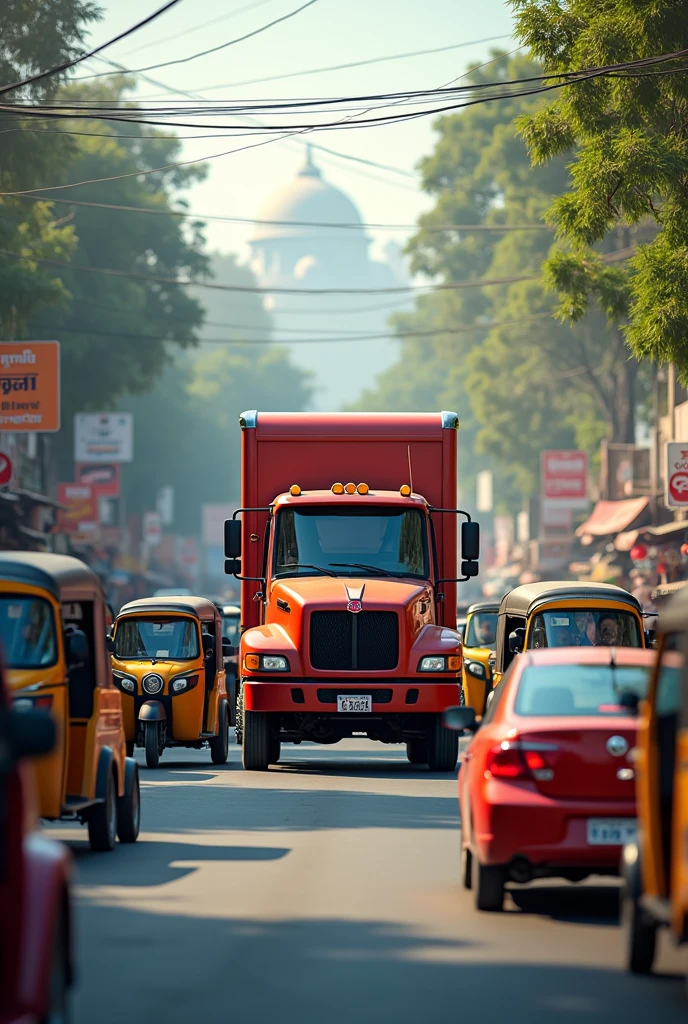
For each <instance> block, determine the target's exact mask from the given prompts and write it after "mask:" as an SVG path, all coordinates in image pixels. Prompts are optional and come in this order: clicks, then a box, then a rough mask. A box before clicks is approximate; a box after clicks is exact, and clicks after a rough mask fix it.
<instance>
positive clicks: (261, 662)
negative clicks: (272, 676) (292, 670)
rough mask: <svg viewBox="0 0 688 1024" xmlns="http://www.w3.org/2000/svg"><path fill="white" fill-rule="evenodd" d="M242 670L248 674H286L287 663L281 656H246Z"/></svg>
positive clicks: (287, 669)
mask: <svg viewBox="0 0 688 1024" xmlns="http://www.w3.org/2000/svg"><path fill="white" fill-rule="evenodd" d="M244 668H246V669H248V671H249V672H288V671H289V662H288V661H287V659H286V658H285V657H283V655H281V654H247V655H246V657H245V658H244Z"/></svg>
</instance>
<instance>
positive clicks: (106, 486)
mask: <svg viewBox="0 0 688 1024" xmlns="http://www.w3.org/2000/svg"><path fill="white" fill-rule="evenodd" d="M74 477H75V480H76V482H77V483H79V484H88V485H89V486H90V487H92V488H93V490H94V492H95V493H96V494H97V496H98V497H99V498H119V494H120V477H121V474H120V468H119V463H118V462H102V463H98V462H96V463H89V462H77V464H76V465H75V467H74Z"/></svg>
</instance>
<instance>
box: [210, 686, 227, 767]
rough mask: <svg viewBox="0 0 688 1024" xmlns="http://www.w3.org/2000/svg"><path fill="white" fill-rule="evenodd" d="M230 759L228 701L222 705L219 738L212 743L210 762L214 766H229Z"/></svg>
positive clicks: (216, 737) (214, 737)
mask: <svg viewBox="0 0 688 1024" xmlns="http://www.w3.org/2000/svg"><path fill="white" fill-rule="evenodd" d="M228 757H229V712H228V710H227V701H226V700H223V701H222V704H221V705H220V727H219V730H218V734H217V736H213V738H212V739H211V741H210V760H211V761H212V762H213V764H227V758H228Z"/></svg>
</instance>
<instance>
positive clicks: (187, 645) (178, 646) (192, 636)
mask: <svg viewBox="0 0 688 1024" xmlns="http://www.w3.org/2000/svg"><path fill="white" fill-rule="evenodd" d="M114 653H115V657H116V658H120V659H122V660H123V661H128V660H131V661H138V660H142V661H148V660H149V659H150V660H151V661H189V660H190V659H192V658H197V657H198V627H197V625H196V622H195V621H194V620H193V619H181V618H174V619H169V618H164V617H161V618H151V617H150V616H147V617H145V618H140V619H137V618H126V619H122V621H121V622H118V623H117V630H116V632H115V652H114Z"/></svg>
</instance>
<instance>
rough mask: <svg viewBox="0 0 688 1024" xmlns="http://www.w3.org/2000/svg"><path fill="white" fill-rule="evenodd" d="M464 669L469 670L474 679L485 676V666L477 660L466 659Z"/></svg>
mask: <svg viewBox="0 0 688 1024" xmlns="http://www.w3.org/2000/svg"><path fill="white" fill-rule="evenodd" d="M466 671H467V672H470V673H471V675H472V676H475V678H476V679H484V678H485V666H484V665H481V663H480V662H479V661H467V662H466Z"/></svg>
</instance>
